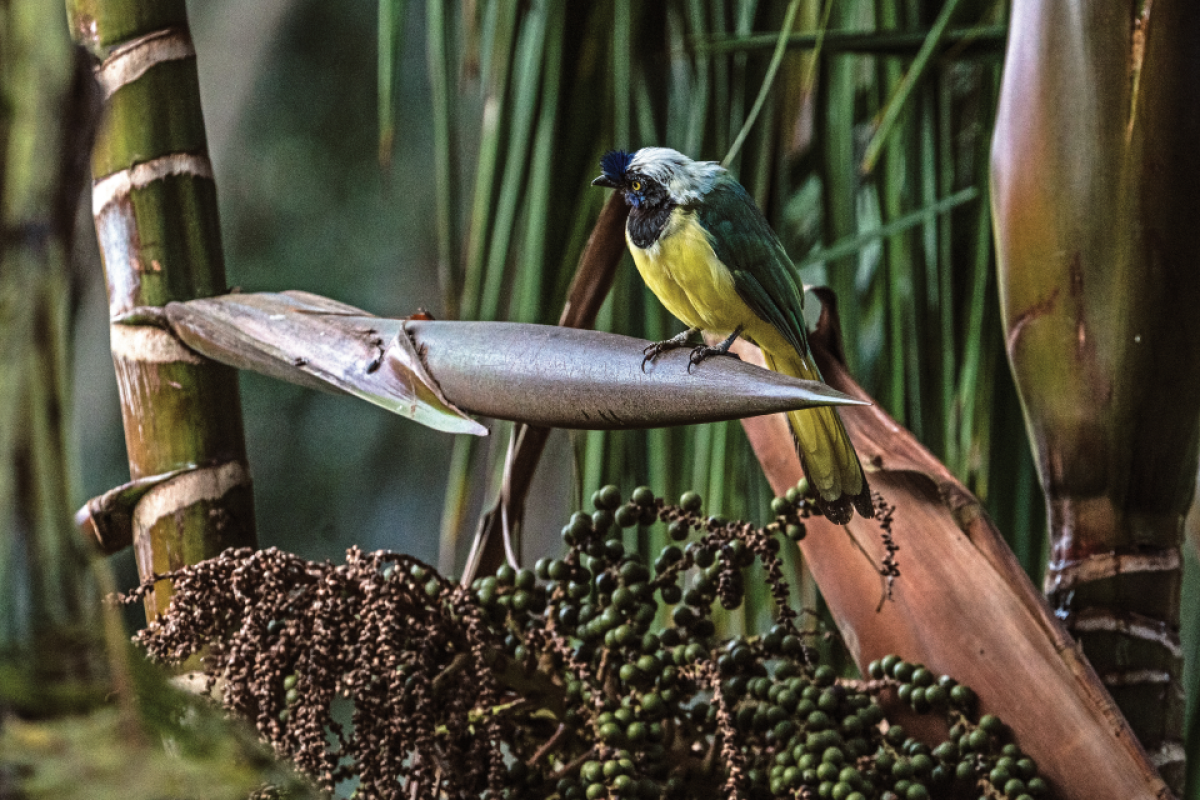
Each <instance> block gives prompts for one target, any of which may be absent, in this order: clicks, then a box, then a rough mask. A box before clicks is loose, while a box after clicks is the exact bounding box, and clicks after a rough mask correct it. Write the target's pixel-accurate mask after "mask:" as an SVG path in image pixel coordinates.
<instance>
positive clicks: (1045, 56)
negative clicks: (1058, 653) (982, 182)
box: [992, 0, 1200, 791]
mask: <svg viewBox="0 0 1200 800" xmlns="http://www.w3.org/2000/svg"><path fill="white" fill-rule="evenodd" d="M1137 8H1142V7H1141V5H1140V4H1121V5H1120V6H1118V7H1112V6H1108V7H1101V6H1092V5H1085V6H1082V7H1080V6H1077V4H1074V3H1067V2H1057V1H1056V0H1043V1H1042V2H1034V0H1024V1H1023V2H1017V3H1015V4H1014V7H1013V21H1012V25H1013V31H1014V34H1013V36H1012V38H1011V39H1010V49H1009V53H1008V57H1007V62H1006V64H1007V66H1006V71H1005V79H1004V86H1003V90H1002V93H1001V102H1000V111H999V116H998V119H997V128H996V137H995V145H994V148H993V151H992V173H993V193H992V201H993V209H994V214H995V217H996V227H997V248H998V253H999V261H1000V280H1001V300H1002V304H1003V310H1004V322H1005V327H1006V330H1007V346H1008V356H1009V360H1010V362H1011V365H1012V369H1013V374H1014V375H1015V377H1016V381H1017V386H1018V388H1019V389H1020V392H1021V396H1022V401H1023V404H1024V408H1025V421H1026V426H1027V428H1028V431H1029V436H1030V439H1031V440H1032V442H1033V444H1034V448H1035V451H1036V453H1037V459H1038V472H1039V475H1040V478H1041V481H1042V486H1043V488H1044V490H1045V494H1046V511H1047V516H1048V519H1049V527H1050V536H1051V545H1052V550H1051V556H1050V565H1049V572H1048V575H1047V578H1046V586H1045V589H1046V591H1047V593H1048V594H1049V596H1050V600H1051V603H1052V604H1053V605H1054V606H1055V607H1056V608H1057V609H1058V610H1059V612H1060V613H1061V614H1062V615H1063V616H1064V617H1065V618H1066V619H1067V621H1068V627H1069V628H1070V629H1071V630H1072V632H1073V633H1074V634H1075V636H1076V637H1077V638H1078V639H1079V641H1080V643H1081V645H1082V647H1083V650H1084V652H1085V653H1087V655H1088V658H1089V659H1091V661H1092V663H1093V664H1094V665H1095V666H1096V669H1097V671H1098V672H1099V673H1100V674H1101V676H1102V677H1103V678H1104V681H1105V683H1106V685H1107V686H1108V688H1109V690H1110V691H1111V692H1112V693H1113V696H1114V698H1115V699H1116V701H1117V704H1118V705H1119V706H1120V707H1121V708H1122V710H1123V711H1124V712H1125V714H1126V716H1127V717H1128V718H1129V720H1130V722H1131V724H1132V725H1133V729H1134V731H1135V732H1136V734H1137V735H1138V737H1139V739H1140V740H1141V741H1142V743H1143V745H1144V746H1145V747H1146V749H1147V750H1148V751H1150V752H1151V754H1152V756H1153V758H1154V761H1155V763H1156V765H1158V767H1159V769H1160V771H1161V772H1162V774H1163V777H1164V778H1165V779H1166V780H1167V782H1168V784H1170V785H1171V786H1172V787H1174V788H1175V789H1176V791H1178V790H1180V789H1181V788H1182V785H1183V774H1184V767H1185V752H1184V748H1183V744H1182V733H1183V732H1182V719H1183V699H1184V698H1183V690H1182V685H1181V675H1182V670H1183V660H1182V650H1181V647H1180V643H1179V612H1180V585H1181V577H1182V570H1181V567H1182V558H1181V556H1180V545H1181V540H1182V530H1183V519H1184V515H1185V513H1186V512H1187V509H1188V506H1189V505H1190V503H1191V500H1192V495H1193V492H1194V488H1195V478H1196V472H1197V454H1198V451H1200V448H1198V441H1200V413H1198V412H1200V351H1198V350H1197V348H1196V347H1195V342H1196V341H1197V340H1198V339H1200V324H1198V323H1197V321H1196V320H1197V317H1196V314H1195V308H1196V305H1197V303H1198V302H1200V273H1198V272H1197V270H1196V264H1197V263H1200V240H1198V239H1197V237H1196V233H1195V220H1194V219H1193V215H1192V212H1189V211H1187V210H1186V209H1195V208H1196V207H1198V206H1200V154H1198V151H1197V148H1196V142H1197V141H1200V117H1197V115H1196V113H1195V107H1196V106H1195V97H1196V96H1197V94H1200V73H1197V71H1196V69H1195V65H1196V64H1197V63H1200V8H1198V7H1197V6H1196V5H1195V4H1193V3H1187V2H1176V1H1175V0H1163V2H1158V3H1155V4H1154V5H1153V6H1152V7H1151V6H1145V7H1144V10H1143V11H1142V14H1141V16H1140V17H1137V18H1136V19H1135V16H1134V9H1137ZM1131 19H1134V21H1135V22H1136V25H1135V27H1134V29H1133V36H1132V37H1131V36H1130V20H1131Z"/></svg>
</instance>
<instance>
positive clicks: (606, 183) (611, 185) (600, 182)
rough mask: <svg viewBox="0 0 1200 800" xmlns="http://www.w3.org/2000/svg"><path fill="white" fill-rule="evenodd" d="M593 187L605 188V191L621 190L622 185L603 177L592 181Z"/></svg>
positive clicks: (605, 176)
mask: <svg viewBox="0 0 1200 800" xmlns="http://www.w3.org/2000/svg"><path fill="white" fill-rule="evenodd" d="M592 186H603V187H604V188H605V189H619V188H621V185H620V184H619V183H617V182H616V181H614V180H613V179H612V178H610V177H608V176H607V175H601V176H600V177H599V178H596V179H595V180H594V181H592Z"/></svg>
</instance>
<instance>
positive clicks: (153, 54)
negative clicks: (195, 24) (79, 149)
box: [68, 0, 255, 618]
mask: <svg viewBox="0 0 1200 800" xmlns="http://www.w3.org/2000/svg"><path fill="white" fill-rule="evenodd" d="M68 15H69V23H70V30H71V32H72V34H73V35H74V36H75V38H76V41H77V42H79V43H80V44H81V45H83V46H85V47H86V48H87V49H88V50H89V51H90V52H91V53H92V54H93V55H95V56H96V57H97V58H99V59H101V63H100V64H99V66H97V68H96V77H97V79H98V80H99V82H100V86H101V89H102V90H103V93H104V112H105V116H104V121H103V123H102V125H101V128H100V131H99V134H98V136H97V140H96V146H95V150H94V153H93V158H92V174H93V179H94V182H93V185H92V204H93V213H94V215H95V220H96V232H97V236H98V238H99V240H100V249H101V254H102V256H103V259H104V268H105V274H106V277H107V281H108V297H109V313H110V319H111V327H110V335H111V345H112V352H113V363H114V366H115V368H116V372H117V383H118V387H119V389H120V393H121V406H122V417H123V420H124V425H125V442H126V448H127V450H128V455H129V471H130V476H131V478H132V479H133V480H138V479H140V478H143V477H146V476H151V475H161V474H164V473H168V472H171V471H173V470H178V469H185V470H186V472H184V473H183V474H181V475H180V476H179V477H177V478H175V479H173V480H171V481H167V482H165V483H164V484H162V485H160V486H156V487H155V488H153V489H151V490H150V491H149V492H147V493H146V495H145V496H144V497H143V498H142V499H141V500H140V501H139V503H138V505H137V507H136V509H135V511H134V514H133V524H134V548H135V552H136V554H137V560H138V570H139V572H140V574H141V576H142V577H143V578H148V577H149V576H150V575H151V574H153V573H161V572H166V571H169V570H172V569H177V568H178V567H181V566H183V565H184V564H191V563H195V562H196V561H199V560H202V559H204V558H208V557H210V556H214V555H216V554H217V553H219V552H220V551H221V550H224V549H225V548H226V547H231V546H252V545H253V544H254V540H255V536H254V506H253V497H252V493H251V482H250V473H249V467H248V465H247V462H246V452H245V443H244V441H243V437H242V418H241V407H240V404H239V399H238V384H237V374H236V372H235V371H234V370H231V369H229V368H228V367H224V366H221V365H218V364H214V363H212V362H209V361H206V360H204V359H202V358H200V357H199V356H197V355H195V354H194V353H192V352H191V351H189V350H187V349H186V348H185V347H183V346H182V345H181V344H180V343H179V342H178V341H177V340H176V339H175V338H174V337H173V336H172V335H171V334H170V333H169V332H168V330H167V329H165V328H164V327H160V326H159V325H157V324H155V322H156V315H155V313H154V310H155V309H160V308H161V307H162V306H165V305H166V303H168V302H170V301H172V300H189V299H192V298H196V297H207V296H211V295H215V294H220V293H223V292H225V291H226V286H225V270H224V262H223V257H222V252H221V238H220V227H219V224H218V221H217V201H216V186H215V184H214V182H213V175H212V165H211V163H210V162H209V159H208V153H207V147H206V143H205V135H204V120H203V116H202V114H201V110H200V92H199V83H198V80H197V75H196V55H195V50H194V48H193V47H192V42H191V37H190V36H189V34H188V27H187V11H186V7H185V5H184V3H183V2H182V0H167V2H154V3H150V2H137V0H125V2H101V1H100V0H72V1H71V2H69V3H68ZM159 587H161V588H159V589H157V590H156V591H155V592H154V593H153V594H152V595H151V596H150V597H148V598H147V601H146V612H147V615H148V616H149V617H151V618H153V617H154V616H156V615H157V614H158V613H160V612H161V611H162V610H163V609H164V608H165V607H166V604H167V602H168V601H169V600H170V595H171V590H170V586H169V585H168V584H166V583H160V584H159Z"/></svg>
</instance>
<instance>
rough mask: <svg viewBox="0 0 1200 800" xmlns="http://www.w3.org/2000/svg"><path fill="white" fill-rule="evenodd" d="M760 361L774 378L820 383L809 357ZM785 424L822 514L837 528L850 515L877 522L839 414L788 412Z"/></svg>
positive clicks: (773, 355)
mask: <svg viewBox="0 0 1200 800" xmlns="http://www.w3.org/2000/svg"><path fill="white" fill-rule="evenodd" d="M763 355H764V356H766V361H767V366H768V367H769V368H770V369H773V370H775V371H776V372H781V373H783V374H784V375H790V376H792V377H793V378H804V379H805V380H810V381H819V380H821V373H820V371H819V370H818V369H817V365H816V364H814V363H813V362H812V359H811V358H810V357H809V356H806V355H801V354H799V353H797V352H795V351H794V350H793V351H789V352H786V353H783V354H780V353H771V352H767V351H765V350H764V351H763ZM788 421H789V422H791V424H792V434H793V435H794V436H795V438H796V449H797V451H798V452H799V453H800V465H801V466H802V467H804V475H805V477H807V478H808V482H809V484H810V485H811V486H812V487H813V489H815V490H816V492H817V498H818V504H819V505H820V508H821V511H822V513H824V514H825V516H826V517H828V518H829V519H830V521H832V522H835V523H837V524H838V525H844V524H846V523H847V522H849V521H850V518H851V517H852V516H854V509H857V510H858V513H859V514H862V515H863V516H864V517H873V516H875V509H874V506H873V504H872V503H871V489H870V487H869V486H867V478H866V476H865V475H863V471H862V465H861V464H859V462H858V454H857V453H855V452H854V445H852V444H851V443H850V437H849V436H848V435H847V434H846V428H845V427H844V426H843V425H842V418H841V417H840V416H839V415H838V412H837V409H836V408H833V407H831V406H825V407H822V408H808V409H804V410H803V411H791V412H788Z"/></svg>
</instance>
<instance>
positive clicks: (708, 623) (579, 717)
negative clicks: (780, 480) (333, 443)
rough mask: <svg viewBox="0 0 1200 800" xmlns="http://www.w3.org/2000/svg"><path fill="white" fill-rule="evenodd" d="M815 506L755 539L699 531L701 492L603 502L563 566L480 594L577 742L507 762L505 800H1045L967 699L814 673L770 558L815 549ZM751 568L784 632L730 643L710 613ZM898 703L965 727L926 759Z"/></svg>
mask: <svg viewBox="0 0 1200 800" xmlns="http://www.w3.org/2000/svg"><path fill="white" fill-rule="evenodd" d="M807 495H808V491H807V487H806V486H805V485H801V486H798V487H795V488H793V489H792V490H790V491H789V492H788V493H787V494H786V495H785V496H783V497H779V498H776V499H775V501H774V502H773V504H772V511H773V512H774V513H775V515H776V517H775V519H774V521H772V522H771V523H769V524H768V525H767V526H764V527H759V528H755V527H754V526H751V525H749V524H746V523H739V522H729V521H726V520H724V519H721V518H718V517H704V516H702V514H701V507H702V503H701V498H700V497H699V495H697V494H696V493H695V492H687V493H685V494H684V495H683V496H682V497H681V498H680V499H679V502H678V503H677V504H667V503H666V502H664V501H663V500H662V499H660V498H657V497H655V496H654V494H653V492H651V491H650V490H649V489H646V488H644V487H643V488H639V489H637V490H636V491H634V492H633V493H632V495H631V496H630V497H629V498H628V499H626V498H624V497H623V496H622V494H621V492H620V491H619V490H618V489H617V488H616V487H615V486H606V487H604V488H603V489H600V490H599V491H597V492H596V493H595V494H594V495H593V496H592V505H593V506H594V509H593V510H592V511H591V512H582V511H581V512H578V513H576V514H574V515H573V516H572V517H571V519H570V521H569V522H568V524H567V525H565V526H564V527H563V529H562V538H563V542H564V544H565V545H566V552H565V554H564V555H563V557H561V558H557V559H542V560H540V561H538V562H537V564H536V566H535V568H534V569H533V570H525V569H521V570H517V569H513V568H512V567H510V566H503V567H501V568H500V569H499V570H498V571H497V573H496V574H495V575H494V576H489V577H485V578H481V579H479V580H476V581H475V582H474V584H473V585H472V588H473V589H474V592H475V597H476V599H477V601H478V603H479V605H480V607H481V608H482V609H483V611H484V615H485V617H486V618H487V619H489V620H490V621H491V622H492V623H493V624H494V625H495V626H496V628H497V630H498V631H499V632H500V633H501V635H502V639H503V642H504V648H505V651H506V652H507V653H508V654H509V655H510V656H511V657H512V658H513V659H514V660H515V661H516V662H518V663H520V664H522V665H524V667H525V669H526V670H534V669H540V670H546V669H550V670H551V672H550V676H549V678H550V680H551V681H552V682H554V683H555V684H556V685H559V686H561V690H562V697H563V703H562V707H563V709H564V710H563V711H562V712H561V714H559V715H558V720H559V722H560V723H561V724H562V725H564V726H566V727H567V728H568V729H569V730H570V732H571V734H570V735H566V736H562V737H561V739H560V741H559V742H557V743H556V747H555V748H553V750H552V754H551V755H549V757H545V758H542V759H541V760H540V761H538V762H536V763H532V764H530V763H529V762H528V759H529V758H530V755H531V753H532V752H534V751H536V750H537V749H538V748H539V747H540V746H542V745H543V744H544V742H542V741H531V742H530V743H529V748H531V750H530V753H525V752H524V751H521V752H514V756H516V761H514V762H513V766H512V768H511V769H512V770H513V771H512V772H511V773H510V775H509V778H510V780H509V783H508V786H507V788H506V789H504V790H503V792H502V793H501V794H500V797H499V799H498V800H519V799H520V798H526V797H551V798H559V799H560V800H600V798H614V799H615V798H627V799H630V800H632V799H634V798H643V799H644V800H658V799H659V798H665V799H666V800H672V799H673V798H683V797H705V796H716V795H717V794H720V792H718V791H715V790H716V789H717V788H719V787H722V786H725V787H727V788H729V789H732V791H733V792H734V793H735V794H736V796H739V797H745V798H750V800H768V799H769V798H833V799H834V800H881V799H886V800H899V799H900V798H903V800H923V798H927V797H933V796H939V795H940V794H942V793H943V792H942V788H943V787H946V788H947V789H949V788H950V787H952V786H956V785H957V786H959V787H960V788H961V786H962V784H963V782H964V781H969V780H977V781H978V782H979V785H980V786H983V787H985V788H987V789H988V791H989V792H990V794H989V796H991V797H993V798H996V797H1000V796H1004V797H1009V798H1017V797H1021V798H1022V800H1025V798H1024V797H1023V795H1024V794H1026V793H1028V794H1030V795H1031V796H1037V795H1039V794H1044V791H1045V783H1044V782H1043V781H1041V779H1039V778H1037V777H1036V775H1035V772H1036V771H1035V770H1032V769H1031V767H1030V765H1031V764H1032V762H1030V761H1029V760H1028V759H1024V758H1018V757H1014V756H1011V755H1005V753H1007V752H1008V751H1007V750H1004V749H1003V748H1002V747H1001V745H1000V739H999V737H1000V735H1001V733H1002V732H1001V731H998V730H997V731H993V730H991V728H990V727H989V726H991V725H992V724H993V723H991V722H990V721H989V722H987V723H986V725H985V723H984V722H982V721H981V722H980V723H979V724H978V725H974V724H971V723H970V722H969V719H970V716H969V714H970V710H971V706H972V705H973V703H974V697H973V695H972V694H971V693H970V690H969V689H967V688H966V687H963V686H959V685H957V684H955V683H954V682H953V681H952V680H950V679H947V678H943V679H941V680H940V681H938V680H933V676H932V675H931V674H930V673H929V672H928V670H925V669H924V668H920V667H918V666H913V665H907V664H905V662H901V661H899V659H895V658H894V657H889V659H885V661H886V669H884V668H883V666H882V665H883V662H880V663H878V664H874V665H872V676H873V677H875V678H877V679H879V680H875V681H871V682H866V683H863V682H839V681H838V680H837V675H836V674H835V672H834V670H833V669H832V668H831V667H829V666H824V665H817V664H816V663H815V656H814V652H815V651H814V650H813V649H812V648H811V647H808V646H807V645H806V644H805V638H804V637H805V636H806V634H804V633H803V632H801V631H800V630H799V629H797V627H796V625H795V618H796V614H795V612H794V611H792V610H791V609H790V608H788V607H787V606H786V598H787V587H786V584H785V583H783V581H782V578H781V577H780V571H779V561H778V558H777V556H776V554H777V552H778V550H779V548H780V546H781V539H782V538H784V537H786V538H788V539H790V540H793V541H799V540H800V539H803V538H804V536H805V527H804V519H805V518H806V517H808V516H809V515H810V514H811V513H813V510H812V504H811V502H810V501H809V500H808V499H807ZM655 523H664V524H665V525H666V526H667V538H668V539H669V540H670V543H669V544H667V545H666V546H665V547H664V548H663V549H662V551H661V552H660V553H659V554H658V555H657V557H656V558H655V559H654V561H653V563H652V564H648V563H647V562H646V560H645V559H643V558H642V556H641V555H640V554H639V553H637V552H634V551H632V550H631V549H629V548H627V547H626V545H625V542H624V536H623V531H624V529H627V528H632V527H634V526H639V525H651V524H655ZM697 534H698V535H697ZM688 540H691V541H690V542H689V541H688ZM756 559H758V560H760V561H762V565H763V567H764V569H765V571H766V580H767V582H768V583H770V584H771V589H772V594H773V595H774V596H775V598H776V600H777V603H779V605H778V607H777V609H776V611H777V615H778V616H777V621H776V624H774V625H773V626H772V627H771V628H770V629H769V630H768V631H767V632H765V633H764V634H762V635H760V636H754V637H734V638H732V639H728V640H725V641H721V640H719V639H718V638H717V637H716V626H715V625H714V623H713V620H712V613H713V608H714V603H716V602H720V603H721V605H722V606H723V607H725V608H727V609H733V608H737V607H738V606H739V605H740V604H741V603H742V601H743V599H744V595H745V582H746V575H745V570H746V568H747V567H749V566H750V565H752V564H753V562H754V561H755V560H756ZM781 599H782V603H780V601H781ZM667 609H669V613H668V612H667ZM663 619H667V620H669V623H668V624H666V625H658V626H656V624H655V623H656V620H663ZM547 654H550V655H551V658H550V659H549V661H550V662H551V664H552V665H551V666H549V667H548V666H547ZM881 669H883V671H882V672H879V671H880V670H881ZM875 672H879V674H878V675H876V674H875ZM888 688H898V691H899V692H900V695H901V697H902V699H904V700H905V702H908V703H909V704H910V705H912V706H913V708H915V709H916V710H918V711H922V712H926V711H932V710H938V711H943V712H945V713H952V714H955V715H957V716H956V717H955V720H956V725H957V728H956V730H957V731H958V736H957V737H955V738H952V739H951V740H950V741H947V742H944V743H942V744H940V745H938V747H936V748H934V749H930V747H928V746H927V745H925V744H923V743H920V742H917V741H915V740H913V739H910V738H909V737H908V736H907V735H906V734H904V732H903V730H902V729H901V728H900V727H899V726H891V727H890V728H888V727H886V726H885V725H883V724H882V723H884V712H883V710H882V708H881V707H880V706H879V705H878V703H877V702H876V700H877V695H878V694H879V693H880V692H882V691H883V690H884V689H888ZM984 719H985V720H989V718H987V717H985V718H984ZM885 731H886V732H885ZM972 737H975V738H974V739H973V738H972ZM980 737H982V738H983V741H979V739H980ZM1005 747H1007V748H1008V749H1009V750H1011V749H1012V745H1006V746H1005ZM993 751H994V752H993ZM718 755H719V756H720V757H719V758H717V757H716V756H718ZM1004 759H1008V760H1007V761H1004ZM1010 762H1011V763H1010ZM964 763H966V764H969V765H970V768H971V770H972V771H971V773H970V774H969V775H967V774H966V772H965V768H963V767H961V765H962V764H964ZM997 770H999V771H997ZM1005 775H1007V776H1008V780H1000V779H1001V778H1004V777H1005ZM1012 780H1017V781H1018V782H1019V783H1020V785H1019V786H1018V785H1017V783H1011V781H1012ZM956 781H957V782H958V783H957V784H956Z"/></svg>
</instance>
